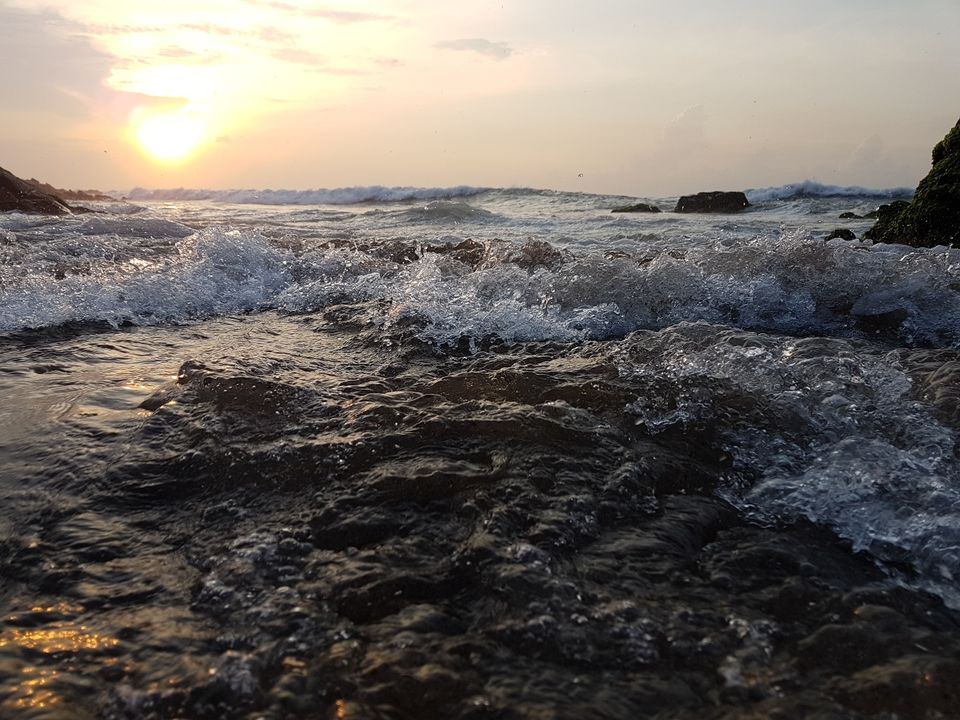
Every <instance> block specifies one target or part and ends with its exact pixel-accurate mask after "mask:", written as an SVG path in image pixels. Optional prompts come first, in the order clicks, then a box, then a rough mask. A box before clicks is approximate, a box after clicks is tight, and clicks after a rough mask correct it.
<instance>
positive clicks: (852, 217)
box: [840, 212, 865, 220]
mask: <svg viewBox="0 0 960 720" xmlns="http://www.w3.org/2000/svg"><path fill="white" fill-rule="evenodd" d="M864 217H865V216H864V215H857V214H856V213H855V212H844V213H840V219H841V220H863V219H864Z"/></svg>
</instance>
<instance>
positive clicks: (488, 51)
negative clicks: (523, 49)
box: [434, 38, 513, 60]
mask: <svg viewBox="0 0 960 720" xmlns="http://www.w3.org/2000/svg"><path fill="white" fill-rule="evenodd" d="M434 47H438V48H440V49H441V50H461V51H467V52H475V53H479V54H481V55H486V56H487V57H491V58H493V59H495V60H506V59H507V58H508V57H510V56H511V55H513V48H512V47H510V46H509V45H508V44H507V43H505V42H494V41H491V40H486V39H485V38H460V39H458V40H445V41H444V42H438V43H437V44H436V45H435V46H434Z"/></svg>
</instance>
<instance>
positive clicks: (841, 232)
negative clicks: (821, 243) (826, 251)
mask: <svg viewBox="0 0 960 720" xmlns="http://www.w3.org/2000/svg"><path fill="white" fill-rule="evenodd" d="M834 238H840V239H841V240H856V239H857V234H856V233H855V232H853V230H849V229H847V228H837V229H836V230H834V231H833V232H832V233H830V234H829V235H827V240H833V239H834Z"/></svg>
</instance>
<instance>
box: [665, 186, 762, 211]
mask: <svg viewBox="0 0 960 720" xmlns="http://www.w3.org/2000/svg"><path fill="white" fill-rule="evenodd" d="M748 207H750V203H749V202H748V201H747V196H746V195H744V194H743V193H742V192H724V191H719V190H718V191H714V192H701V193H697V194H696V195H684V196H683V197H681V198H680V199H679V200H677V207H676V208H674V212H678V213H738V212H740V211H741V210H743V209H744V208H748Z"/></svg>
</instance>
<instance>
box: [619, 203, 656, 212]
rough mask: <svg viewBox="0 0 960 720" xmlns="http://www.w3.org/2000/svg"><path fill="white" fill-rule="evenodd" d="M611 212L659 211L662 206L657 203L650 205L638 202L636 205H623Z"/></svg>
mask: <svg viewBox="0 0 960 720" xmlns="http://www.w3.org/2000/svg"><path fill="white" fill-rule="evenodd" d="M610 212H615V213H658V212H660V208H658V207H657V206H656V205H649V204H648V203H637V204H636V205H623V206H621V207H616V208H614V209H613V210H611V211H610Z"/></svg>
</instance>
